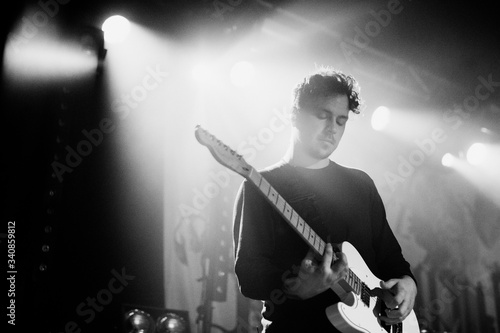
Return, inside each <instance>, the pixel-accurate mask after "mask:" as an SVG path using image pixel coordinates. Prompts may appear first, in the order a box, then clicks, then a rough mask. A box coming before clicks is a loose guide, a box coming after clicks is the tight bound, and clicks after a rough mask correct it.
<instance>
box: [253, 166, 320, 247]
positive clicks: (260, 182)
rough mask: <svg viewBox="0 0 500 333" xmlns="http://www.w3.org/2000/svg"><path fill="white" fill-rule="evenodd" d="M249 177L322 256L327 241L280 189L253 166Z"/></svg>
mask: <svg viewBox="0 0 500 333" xmlns="http://www.w3.org/2000/svg"><path fill="white" fill-rule="evenodd" d="M247 179H248V180H250V181H251V182H252V183H253V184H254V185H255V186H257V188H258V189H259V190H260V192H261V193H262V194H263V195H264V197H266V198H267V200H268V201H269V202H270V203H271V205H272V206H273V207H274V208H275V209H276V210H277V211H278V212H279V213H280V215H281V216H282V217H283V218H284V219H285V221H286V222H287V223H288V224H289V225H290V226H291V227H292V228H293V229H294V230H295V231H296V232H297V233H298V234H299V235H300V236H301V237H302V238H303V239H304V240H305V241H306V242H307V243H308V244H309V246H310V247H311V248H312V249H313V250H314V251H315V252H316V254H317V255H319V256H322V255H323V254H324V252H325V246H326V242H325V241H324V240H323V239H321V237H320V236H319V235H318V234H317V233H316V232H315V231H314V230H313V229H312V228H311V227H310V226H309V225H308V224H307V223H306V221H304V219H302V218H301V217H300V215H299V214H298V213H297V212H296V211H295V210H294V209H293V208H292V206H290V204H289V203H288V202H286V200H285V199H284V198H283V197H282V196H281V195H280V194H279V193H278V191H276V190H275V189H274V188H273V187H272V186H271V184H269V182H268V181H267V180H266V179H265V178H264V177H262V175H261V174H260V173H259V172H258V171H257V170H255V168H253V167H252V169H251V171H250V175H249V176H248V177H247Z"/></svg>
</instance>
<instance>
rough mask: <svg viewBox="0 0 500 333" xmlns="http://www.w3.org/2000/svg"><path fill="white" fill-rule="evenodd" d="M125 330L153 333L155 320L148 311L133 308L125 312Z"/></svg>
mask: <svg viewBox="0 0 500 333" xmlns="http://www.w3.org/2000/svg"><path fill="white" fill-rule="evenodd" d="M125 330H126V332H127V333H154V331H155V322H154V320H153V318H151V315H149V313H147V312H144V311H142V310H139V309H133V310H130V311H128V312H127V313H126V314H125Z"/></svg>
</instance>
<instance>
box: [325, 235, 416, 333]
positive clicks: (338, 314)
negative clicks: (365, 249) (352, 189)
mask: <svg viewBox="0 0 500 333" xmlns="http://www.w3.org/2000/svg"><path fill="white" fill-rule="evenodd" d="M340 249H341V251H342V252H343V253H345V255H346V256H347V263H348V265H349V269H350V270H351V271H352V272H354V273H355V274H356V275H357V276H358V277H359V278H360V279H361V280H362V281H363V283H364V284H365V285H366V286H367V287H368V288H369V289H374V288H377V287H380V281H381V280H380V279H379V278H377V277H376V276H375V275H373V273H372V272H371V271H370V269H369V268H368V266H367V265H366V263H365V261H364V260H363V258H362V257H361V255H360V254H359V252H358V251H357V250H356V248H355V247H354V246H353V245H352V244H351V243H349V242H343V243H342V244H341V246H340ZM343 282H344V281H341V282H339V283H338V284H337V285H336V286H335V287H334V288H333V291H334V292H335V293H336V294H337V295H338V296H339V297H340V299H341V302H338V303H336V304H333V305H331V306H329V307H327V308H326V310H325V312H326V316H327V317H328V319H329V320H330V322H331V323H332V325H333V326H335V328H337V329H338V330H339V331H341V332H343V333H358V332H364V333H378V332H380V333H387V332H391V333H398V332H404V333H419V332H420V329H419V325H418V321H417V317H416V315H415V313H414V312H413V311H412V312H411V313H410V315H409V316H408V317H406V318H405V320H404V321H403V322H402V323H401V324H399V325H384V324H383V323H382V322H381V321H380V320H379V319H378V316H379V313H381V312H382V311H383V309H384V305H383V304H382V303H383V302H382V301H381V300H379V299H378V298H377V297H370V301H369V305H366V304H365V302H363V300H362V299H361V296H360V295H357V294H356V293H355V292H353V291H352V288H351V287H350V286H349V284H348V283H343Z"/></svg>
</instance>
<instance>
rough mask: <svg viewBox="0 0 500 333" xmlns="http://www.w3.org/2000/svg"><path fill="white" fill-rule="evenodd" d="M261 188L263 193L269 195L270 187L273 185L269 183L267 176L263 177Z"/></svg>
mask: <svg viewBox="0 0 500 333" xmlns="http://www.w3.org/2000/svg"><path fill="white" fill-rule="evenodd" d="M259 188H260V190H261V191H262V193H264V194H265V195H266V196H267V194H268V193H269V189H270V188H271V185H269V183H268V182H267V180H266V179H265V178H262V181H261V182H260V185H259Z"/></svg>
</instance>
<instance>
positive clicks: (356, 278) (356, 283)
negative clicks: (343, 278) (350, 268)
mask: <svg viewBox="0 0 500 333" xmlns="http://www.w3.org/2000/svg"><path fill="white" fill-rule="evenodd" d="M354 277H355V279H354V292H355V293H356V294H358V295H359V293H360V288H359V286H360V283H359V282H360V281H359V278H358V277H357V276H356V275H354Z"/></svg>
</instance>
